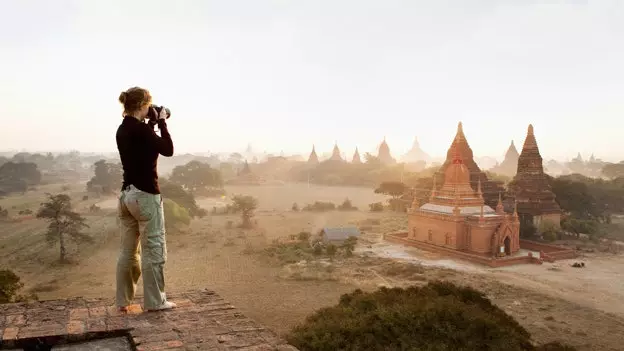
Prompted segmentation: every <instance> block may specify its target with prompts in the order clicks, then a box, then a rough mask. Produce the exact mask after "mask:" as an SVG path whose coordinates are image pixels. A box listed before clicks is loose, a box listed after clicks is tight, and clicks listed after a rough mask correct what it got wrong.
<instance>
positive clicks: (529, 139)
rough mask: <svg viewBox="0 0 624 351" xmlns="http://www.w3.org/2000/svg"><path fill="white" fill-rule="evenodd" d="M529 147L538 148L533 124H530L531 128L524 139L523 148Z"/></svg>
mask: <svg viewBox="0 0 624 351" xmlns="http://www.w3.org/2000/svg"><path fill="white" fill-rule="evenodd" d="M527 149H537V140H535V133H534V132H533V125H532V124H529V128H528V130H527V136H526V139H525V140H524V146H523V147H522V150H527Z"/></svg>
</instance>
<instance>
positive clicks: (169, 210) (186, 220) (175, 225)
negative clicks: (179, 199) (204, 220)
mask: <svg viewBox="0 0 624 351" xmlns="http://www.w3.org/2000/svg"><path fill="white" fill-rule="evenodd" d="M163 211H164V214H165V226H166V230H167V232H168V233H172V232H176V231H177V230H179V229H180V227H182V226H187V225H189V224H191V215H190V214H189V212H188V211H187V210H186V209H185V208H184V207H182V206H180V205H178V204H177V203H175V201H173V200H171V199H165V200H164V201H163Z"/></svg>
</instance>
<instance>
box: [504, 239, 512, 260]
mask: <svg viewBox="0 0 624 351" xmlns="http://www.w3.org/2000/svg"><path fill="white" fill-rule="evenodd" d="M504 243H505V255H507V256H509V255H511V239H509V237H505V241H504Z"/></svg>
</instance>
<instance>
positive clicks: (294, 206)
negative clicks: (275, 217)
mask: <svg viewBox="0 0 624 351" xmlns="http://www.w3.org/2000/svg"><path fill="white" fill-rule="evenodd" d="M291 209H292V210H293V212H299V205H297V203H296V202H295V203H294V204H293V205H292V207H291Z"/></svg>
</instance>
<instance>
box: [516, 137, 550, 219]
mask: <svg viewBox="0 0 624 351" xmlns="http://www.w3.org/2000/svg"><path fill="white" fill-rule="evenodd" d="M508 187H509V195H510V198H511V199H513V201H515V202H516V203H517V207H518V214H519V215H520V221H521V223H522V225H523V226H524V225H527V224H529V223H532V224H533V225H534V226H535V227H536V228H537V229H538V230H539V228H540V226H541V224H542V222H544V221H550V222H552V223H553V224H554V225H556V226H559V225H560V220H561V208H560V207H559V204H557V202H556V201H555V194H554V193H553V192H552V189H551V186H550V183H549V182H548V176H547V175H546V174H545V173H544V167H543V164H542V156H541V155H540V152H539V148H538V146H537V141H536V140H535V134H534V132H533V125H529V128H528V131H527V136H526V139H525V140H524V145H523V146H522V152H521V153H520V157H519V158H518V170H517V174H516V176H515V177H514V179H513V180H512V181H511V182H510V183H509V186H508Z"/></svg>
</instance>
